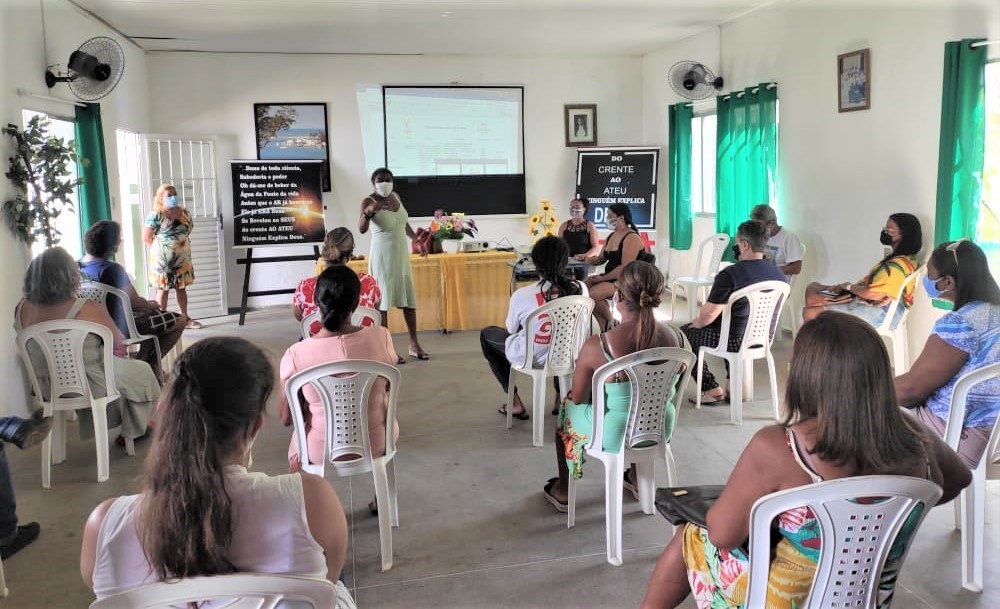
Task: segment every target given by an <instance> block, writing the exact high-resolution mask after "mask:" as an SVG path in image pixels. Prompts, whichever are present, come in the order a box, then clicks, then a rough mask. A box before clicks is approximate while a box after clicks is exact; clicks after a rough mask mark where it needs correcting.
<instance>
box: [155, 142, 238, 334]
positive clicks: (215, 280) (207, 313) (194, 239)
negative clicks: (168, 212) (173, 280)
mask: <svg viewBox="0 0 1000 609" xmlns="http://www.w3.org/2000/svg"><path fill="white" fill-rule="evenodd" d="M142 139H143V146H142V150H143V152H144V153H145V157H146V158H145V161H146V162H145V163H144V165H145V167H146V174H145V176H144V177H145V180H144V181H145V184H143V191H144V192H146V193H148V196H147V197H144V198H143V201H144V206H145V208H144V210H143V211H144V212H145V213H146V214H148V213H149V211H150V206H151V205H152V201H153V197H154V196H155V194H156V189H157V188H158V187H159V186H160V184H173V186H174V188H176V189H177V196H178V197H179V198H180V200H181V204H182V205H183V206H184V207H185V208H186V209H187V211H188V213H189V214H191V218H192V220H193V221H194V231H193V232H192V233H191V257H192V263H193V265H194V276H195V280H194V283H193V284H192V285H191V286H190V287H188V288H187V291H188V313H189V314H190V315H191V317H193V318H195V319H198V318H203V317H217V316H219V315H227V314H228V313H229V310H228V305H227V303H226V271H225V264H224V261H223V257H222V248H223V245H224V243H225V242H224V241H223V236H222V214H221V213H220V210H219V191H218V188H217V184H216V173H215V142H214V141H213V140H211V139H208V138H201V139H192V138H191V137H190V136H187V137H183V136H169V135H144V136H143V138H142Z"/></svg>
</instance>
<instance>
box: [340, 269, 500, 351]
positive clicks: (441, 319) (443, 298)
mask: <svg viewBox="0 0 1000 609" xmlns="http://www.w3.org/2000/svg"><path fill="white" fill-rule="evenodd" d="M514 258H515V255H514V253H513V252H477V253H469V254H433V255H431V256H426V257H424V256H419V255H416V254H414V255H411V256H410V265H411V267H412V269H413V288H414V291H415V292H416V295H417V329H418V330H479V329H481V328H483V327H485V326H489V325H497V326H502V325H504V320H505V319H506V317H507V303H508V302H509V300H510V276H511V269H510V266H508V264H507V263H508V262H509V261H511V260H514ZM348 266H350V267H351V268H352V269H354V271H355V272H357V271H364V272H368V261H367V260H354V261H352V262H350V263H348ZM389 331H390V332H393V333H397V332H405V331H406V324H405V323H404V321H403V314H402V312H401V311H400V310H399V309H393V310H392V311H390V312H389Z"/></svg>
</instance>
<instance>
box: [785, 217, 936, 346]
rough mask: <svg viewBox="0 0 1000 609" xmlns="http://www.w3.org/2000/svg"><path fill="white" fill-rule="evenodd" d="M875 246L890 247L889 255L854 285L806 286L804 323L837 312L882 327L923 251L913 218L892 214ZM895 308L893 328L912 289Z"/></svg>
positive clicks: (910, 300)
mask: <svg viewBox="0 0 1000 609" xmlns="http://www.w3.org/2000/svg"><path fill="white" fill-rule="evenodd" d="M879 242H880V243H881V244H882V245H885V246H891V247H892V251H891V252H889V253H888V254H887V255H886V256H885V257H883V258H882V259H881V260H879V261H878V263H877V264H875V266H873V267H872V268H871V270H870V271H868V274H867V275H865V276H864V277H862V278H861V279H860V280H858V282H857V283H844V284H833V285H823V284H821V283H816V282H813V283H810V284H809V285H808V286H806V294H805V298H806V305H805V308H803V309H802V319H803V320H804V321H809V320H810V319H815V318H816V316H817V315H819V314H820V313H822V312H823V311H839V312H841V313H847V314H848V315H853V316H855V317H860V318H861V319H863V320H865V321H867V322H868V323H869V324H871V325H872V326H873V327H876V328H877V327H878V326H879V324H881V323H882V321H883V320H884V319H885V315H886V313H887V312H888V311H889V305H890V304H891V303H892V301H893V300H895V299H896V297H897V296H898V295H899V289H900V288H901V287H902V286H903V282H904V281H905V280H906V278H907V277H909V276H910V274H912V273H913V271H915V270H917V266H919V264H920V263H919V262H918V260H917V254H919V253H920V248H922V247H923V232H922V231H921V229H920V220H918V219H917V217H916V216H914V215H913V214H905V213H897V214H892V215H891V216H889V219H888V220H886V222H885V228H883V229H882V232H881V233H880V234H879ZM899 304H900V305H901V306H899V307H897V308H896V316H895V319H894V320H893V322H892V324H893V326H895V324H897V323H898V322H899V319H900V318H901V317H902V315H903V311H904V310H905V309H908V308H910V306H911V305H912V304H913V289H912V286H911V289H907V290H906V293H905V294H904V295H903V302H901V303H899Z"/></svg>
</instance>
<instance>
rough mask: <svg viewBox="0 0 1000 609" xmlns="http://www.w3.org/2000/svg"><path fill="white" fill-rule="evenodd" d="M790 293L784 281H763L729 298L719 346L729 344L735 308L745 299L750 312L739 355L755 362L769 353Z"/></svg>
mask: <svg viewBox="0 0 1000 609" xmlns="http://www.w3.org/2000/svg"><path fill="white" fill-rule="evenodd" d="M789 290H790V286H789V285H788V284H787V283H785V282H784V281H760V282H757V283H754V284H751V285H748V286H747V287H745V288H742V289H740V290H736V291H735V292H733V293H732V294H730V295H729V300H728V302H726V308H725V309H724V310H723V311H722V328H721V329H720V333H719V337H720V338H719V344H720V345H724V344H726V342H728V340H729V330H730V327H731V325H732V311H733V305H734V304H735V303H736V302H737V301H738V300H740V299H742V298H746V299H747V302H748V304H749V306H750V312H749V318H748V319H747V326H746V329H745V330H744V331H743V342H742V343H741V344H740V351H741V352H743V353H746V354H747V355H749V356H750V357H754V358H755V357H758V356H759V354H761V353H763V352H764V351H767V350H768V349H770V348H771V343H772V342H773V341H774V335H775V331H776V330H777V327H778V319H779V317H780V313H781V307H782V306H783V305H784V304H785V301H786V300H787V299H788V292H789Z"/></svg>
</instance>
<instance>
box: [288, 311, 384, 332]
mask: <svg viewBox="0 0 1000 609" xmlns="http://www.w3.org/2000/svg"><path fill="white" fill-rule="evenodd" d="M366 319H370V320H371V322H372V323H371V324H369V325H372V326H378V325H381V324H382V313H381V312H379V311H378V310H377V309H373V308H371V307H358V308H357V309H354V313H352V314H351V325H354V326H363V325H365V320H366ZM319 322H320V313H319V310H316V311H313V312H312V313H310V314H309V315H306V316H305V317H303V318H302V321H301V322H300V324H299V327H300V328H301V330H302V338H309V337H310V336H312V334H311V333H310V331H309V330H310V329H311V328H312V325H313V324H314V323H319Z"/></svg>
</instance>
